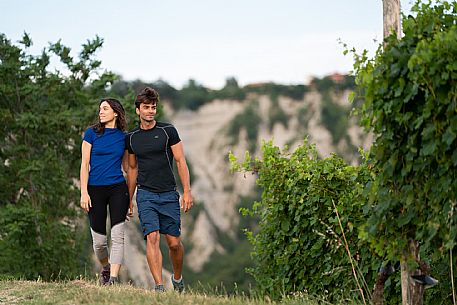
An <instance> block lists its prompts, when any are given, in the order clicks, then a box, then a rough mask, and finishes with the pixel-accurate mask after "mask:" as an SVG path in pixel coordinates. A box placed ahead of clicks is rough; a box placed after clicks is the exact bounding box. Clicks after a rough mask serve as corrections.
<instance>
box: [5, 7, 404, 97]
mask: <svg viewBox="0 0 457 305" xmlns="http://www.w3.org/2000/svg"><path fill="white" fill-rule="evenodd" d="M412 4H413V3H412V1H411V0H401V7H402V12H403V13H405V14H406V15H407V14H408V13H410V9H411V6H412ZM382 28H383V27H382V0H344V1H343V0H281V1H280V0H230V1H222V0H193V1H189V0H167V1H165V0H162V1H158V0H149V1H147V0H132V1H120V0H111V1H106V0H91V1H89V0H79V1H57V0H40V1H34V0H10V1H8V0H0V33H3V34H5V35H6V36H7V38H8V39H9V40H11V41H12V42H17V41H18V40H20V39H21V37H22V35H23V33H24V32H27V33H28V34H29V35H30V37H31V38H32V41H33V43H34V45H33V46H32V47H31V48H30V52H31V53H32V54H39V53H41V50H42V49H43V48H45V47H47V46H48V45H49V43H50V42H57V41H58V40H59V39H61V42H62V44H64V45H66V46H68V47H70V48H71V49H72V53H71V54H72V55H73V56H77V54H78V52H79V51H80V50H81V45H82V44H83V43H85V42H86V41H87V40H88V39H93V38H94V37H95V36H96V35H98V36H99V37H101V38H103V40H104V44H103V48H102V49H101V50H100V51H98V53H97V59H99V60H101V61H102V67H103V69H106V70H109V71H112V72H115V73H117V74H119V75H121V76H122V78H123V79H124V80H128V81H130V80H135V79H141V80H143V81H145V82H152V81H155V80H158V79H162V80H164V81H166V82H168V83H169V84H170V85H172V86H174V87H175V88H181V87H182V86H184V85H185V84H186V83H187V82H188V80H189V79H194V80H195V81H197V82H198V83H200V84H202V85H204V86H206V87H209V88H213V89H219V88H221V87H223V85H224V84H225V80H226V79H227V78H228V77H235V78H236V79H237V80H238V83H239V84H240V85H246V84H249V83H258V82H270V81H272V82H276V83H280V84H304V83H307V82H308V81H309V80H310V79H311V78H312V77H323V76H326V75H329V74H332V73H335V72H337V73H349V72H350V71H351V70H352V63H353V59H352V57H351V56H350V55H347V56H344V55H343V51H344V48H343V45H342V44H341V43H340V42H339V41H341V42H343V43H346V44H347V45H348V47H350V48H352V47H354V48H355V49H356V50H360V51H362V50H363V49H367V50H368V51H369V55H371V56H372V55H373V54H374V52H375V50H376V49H377V46H378V45H379V43H380V42H381V40H382Z"/></svg>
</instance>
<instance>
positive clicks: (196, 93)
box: [174, 79, 210, 110]
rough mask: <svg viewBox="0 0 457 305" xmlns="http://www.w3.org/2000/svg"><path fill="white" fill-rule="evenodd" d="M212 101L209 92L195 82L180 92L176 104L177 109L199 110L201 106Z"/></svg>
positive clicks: (191, 80)
mask: <svg viewBox="0 0 457 305" xmlns="http://www.w3.org/2000/svg"><path fill="white" fill-rule="evenodd" d="M209 101H210V97H209V91H208V89H207V88H205V87H204V86H203V85H200V84H198V83H197V82H196V81H195V80H193V79H190V80H189V82H188V83H187V84H186V85H185V86H184V87H183V88H182V89H181V90H180V91H179V95H178V98H177V100H176V103H175V104H174V106H175V107H177V108H186V109H190V110H197V109H198V108H200V106H202V105H204V104H206V103H207V102H209Z"/></svg>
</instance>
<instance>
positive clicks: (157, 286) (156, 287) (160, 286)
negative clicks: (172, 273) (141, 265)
mask: <svg viewBox="0 0 457 305" xmlns="http://www.w3.org/2000/svg"><path fill="white" fill-rule="evenodd" d="M154 291H155V292H158V293H162V292H165V287H163V284H159V285H156V286H155V288H154Z"/></svg>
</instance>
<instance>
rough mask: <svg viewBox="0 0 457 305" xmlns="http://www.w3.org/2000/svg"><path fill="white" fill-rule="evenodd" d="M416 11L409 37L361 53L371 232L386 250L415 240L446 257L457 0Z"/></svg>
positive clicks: (453, 187)
mask: <svg viewBox="0 0 457 305" xmlns="http://www.w3.org/2000/svg"><path fill="white" fill-rule="evenodd" d="M412 11H413V12H415V13H416V16H415V17H413V16H408V17H407V18H405V19H404V20H403V31H404V36H403V38H401V39H400V40H397V39H396V36H395V35H394V34H393V35H391V36H389V37H388V38H387V40H386V43H387V46H386V47H385V49H384V50H382V49H381V48H379V50H378V52H377V53H376V56H375V57H374V58H372V59H368V58H367V56H366V53H363V54H362V55H356V56H355V65H354V67H355V71H356V74H357V84H358V86H359V88H360V90H361V91H362V93H363V97H364V103H363V106H362V108H361V109H360V113H361V115H362V122H363V124H364V125H365V126H366V127H367V128H371V129H372V131H373V133H374V135H375V142H374V144H373V147H372V149H371V157H372V159H373V163H374V166H375V168H376V169H377V175H376V176H375V179H374V181H373V182H372V183H370V184H369V185H368V192H369V196H368V199H369V205H367V207H366V215H367V217H368V221H367V224H366V230H365V234H364V236H363V237H364V238H366V239H367V240H369V241H370V242H371V244H372V245H373V247H374V248H375V250H376V251H377V253H378V254H379V255H381V256H386V257H389V258H400V257H401V256H402V255H404V252H403V251H404V249H405V248H406V245H407V243H408V241H410V240H415V241H419V242H420V245H421V251H422V254H424V253H427V254H430V255H432V254H434V258H435V259H438V260H439V259H440V258H441V257H444V256H445V254H446V252H447V251H449V250H451V249H454V248H455V241H456V238H457V236H456V230H455V223H456V221H457V214H456V213H455V208H456V200H457V179H456V178H457V139H456V137H457V25H456V23H457V2H455V1H454V2H452V3H449V2H447V1H438V2H437V3H436V4H435V5H432V4H431V3H425V4H421V3H419V2H418V3H416V4H415V6H414V7H413V8H412ZM443 280H444V279H443Z"/></svg>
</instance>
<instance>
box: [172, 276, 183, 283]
mask: <svg viewBox="0 0 457 305" xmlns="http://www.w3.org/2000/svg"><path fill="white" fill-rule="evenodd" d="M172 279H173V282H175V283H181V281H182V275H181V277H180V278H179V280H175V276H174V275H173V276H172Z"/></svg>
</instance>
